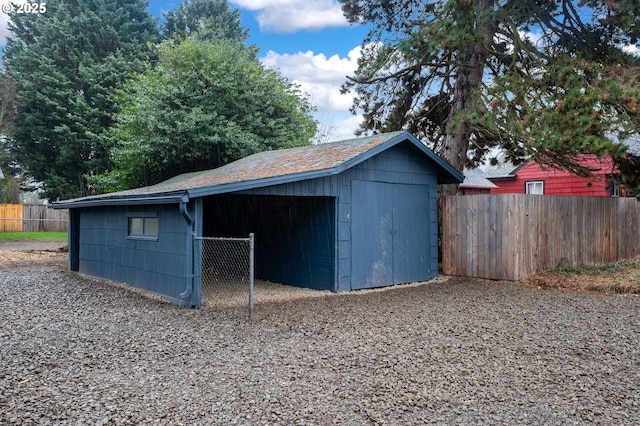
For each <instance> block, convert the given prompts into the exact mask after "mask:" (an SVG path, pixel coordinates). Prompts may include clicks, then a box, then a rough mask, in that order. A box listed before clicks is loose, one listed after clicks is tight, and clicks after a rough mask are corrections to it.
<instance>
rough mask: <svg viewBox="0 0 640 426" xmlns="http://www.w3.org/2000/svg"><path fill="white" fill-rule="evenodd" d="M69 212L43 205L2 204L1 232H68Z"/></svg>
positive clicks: (0, 214)
mask: <svg viewBox="0 0 640 426" xmlns="http://www.w3.org/2000/svg"><path fill="white" fill-rule="evenodd" d="M68 219H69V210H66V209H61V210H53V209H49V208H47V206H45V205H42V204H0V232H37V231H66V230H67V221H68Z"/></svg>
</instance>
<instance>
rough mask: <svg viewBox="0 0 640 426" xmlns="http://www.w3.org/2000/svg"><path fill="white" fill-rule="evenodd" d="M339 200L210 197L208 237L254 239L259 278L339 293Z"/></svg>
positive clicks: (205, 209) (205, 231) (205, 219)
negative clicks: (337, 279) (336, 227)
mask: <svg viewBox="0 0 640 426" xmlns="http://www.w3.org/2000/svg"><path fill="white" fill-rule="evenodd" d="M334 216H335V198H334V197H303V196H273V195H244V194H222V195H213V196H209V197H206V198H205V200H204V204H203V224H202V234H203V236H205V237H247V236H248V235H249V234H250V233H253V234H254V235H255V278H256V279H260V280H265V281H271V282H275V283H281V284H288V285H293V286H298V287H308V288H313V289H316V290H335V289H334V288H333V283H334V282H335V281H336V280H335V274H336V268H335V257H336V254H335V251H336V247H335V232H336V230H335V223H336V221H335V217H334Z"/></svg>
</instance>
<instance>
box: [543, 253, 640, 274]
mask: <svg viewBox="0 0 640 426" xmlns="http://www.w3.org/2000/svg"><path fill="white" fill-rule="evenodd" d="M637 263H638V262H624V261H622V262H612V263H605V264H602V265H591V266H590V265H585V264H581V265H578V266H573V265H570V264H569V263H568V261H567V258H565V257H563V258H561V259H560V262H558V264H557V265H556V267H555V268H553V269H551V270H552V271H556V272H564V273H565V274H572V275H602V274H604V273H605V272H615V271H623V270H625V269H626V268H634V267H637Z"/></svg>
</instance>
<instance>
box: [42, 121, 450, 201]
mask: <svg viewBox="0 0 640 426" xmlns="http://www.w3.org/2000/svg"><path fill="white" fill-rule="evenodd" d="M405 141H408V142H410V143H412V144H413V145H414V146H415V147H417V148H418V149H419V150H420V151H422V152H423V153H424V154H425V156H426V157H428V158H429V159H431V160H432V161H433V162H434V163H435V167H436V170H437V172H438V182H439V183H458V182H460V181H462V179H463V176H462V174H461V173H459V172H458V171H457V170H455V169H454V168H453V167H452V166H451V165H450V164H449V163H447V162H446V161H445V160H443V159H442V158H440V157H438V156H437V155H436V154H435V153H433V151H431V150H429V149H428V148H427V147H426V146H425V145H424V144H423V143H422V142H420V141H418V140H417V139H416V138H415V137H413V136H412V135H411V134H409V133H407V132H393V133H384V134H378V135H374V136H368V137H362V138H356V139H349V140H344V141H340V142H330V143H325V144H320V145H313V146H305V147H300V148H290V149H283V150H277V151H265V152H260V153H257V154H253V155H250V156H248V157H245V158H242V159H240V160H238V161H234V162H233V163H230V164H227V165H225V166H222V167H219V168H217V169H213V170H205V171H201V172H193V173H186V174H182V175H178V176H176V177H174V178H171V179H169V180H166V181H164V182H160V183H158V184H156V185H151V186H146V187H143V188H136V189H130V190H126V191H120V192H114V193H111V194H104V195H96V196H90V197H84V198H77V199H74V200H67V201H62V202H56V203H52V207H54V208H68V207H84V206H87V205H99V204H100V203H101V202H104V203H105V204H106V203H107V202H109V201H113V200H115V199H117V200H122V201H123V202H126V201H127V200H128V201H131V200H132V199H137V200H138V201H139V202H140V203H144V199H149V197H153V200H154V201H155V202H176V199H178V200H179V199H180V197H185V196H188V197H194V196H206V195H212V194H216V193H224V192H234V191H241V190H245V189H251V188H257V187H264V186H268V185H276V184H281V183H288V182H293V181H296V180H303V179H312V178H317V177H322V176H327V175H330V174H337V173H340V172H342V171H343V170H345V169H347V168H349V167H352V166H354V165H355V164H358V163H359V162H361V161H364V160H366V159H368V158H370V157H372V156H374V155H376V154H378V153H380V152H382V151H384V150H385V149H387V148H389V147H391V146H393V145H395V144H397V143H400V142H405Z"/></svg>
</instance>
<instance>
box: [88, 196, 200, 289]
mask: <svg viewBox="0 0 640 426" xmlns="http://www.w3.org/2000/svg"><path fill="white" fill-rule="evenodd" d="M129 215H157V217H158V238H157V240H142V239H136V238H132V237H128V235H127V234H128V217H129ZM79 230H80V232H79V256H78V261H79V268H78V270H79V272H81V273H83V274H87V275H91V276H94V277H99V278H103V279H108V280H112V281H116V282H121V283H127V284H129V285H131V286H134V287H137V288H141V289H143V290H147V291H151V292H154V293H158V294H161V295H165V296H167V297H169V298H172V299H179V297H180V296H179V295H180V293H182V292H184V291H185V289H186V288H187V285H190V283H189V282H188V280H187V277H186V271H187V264H186V258H187V242H186V241H187V230H188V226H187V224H186V221H185V220H184V218H183V217H182V216H181V214H180V211H179V207H178V205H177V204H166V205H158V206H119V207H100V208H86V209H81V210H80V221H79Z"/></svg>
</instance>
